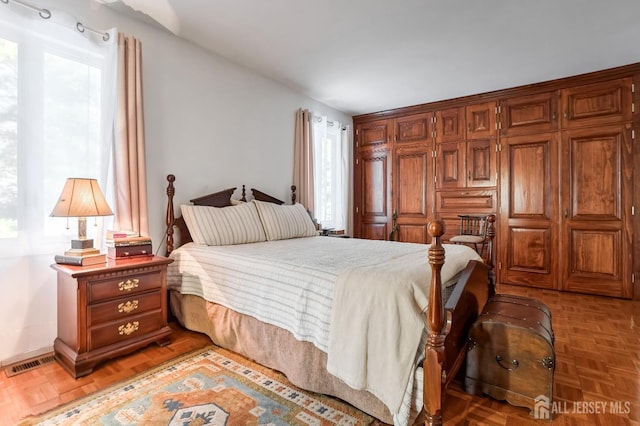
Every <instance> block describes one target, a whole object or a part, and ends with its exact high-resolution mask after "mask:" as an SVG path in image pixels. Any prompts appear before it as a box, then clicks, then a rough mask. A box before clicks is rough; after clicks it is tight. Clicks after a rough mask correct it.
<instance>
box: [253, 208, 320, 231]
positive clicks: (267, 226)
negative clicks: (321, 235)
mask: <svg viewBox="0 0 640 426" xmlns="http://www.w3.org/2000/svg"><path fill="white" fill-rule="evenodd" d="M251 202H252V203H253V204H255V205H256V207H257V208H258V214H259V215H260V220H261V221H262V226H263V227H264V232H265V233H266V234H267V240H268V241H275V240H286V239H288V238H300V237H313V236H316V235H318V231H316V226H315V225H314V224H313V221H312V220H311V216H309V213H308V212H307V209H305V208H304V206H303V205H302V204H288V205H285V204H282V205H279V204H273V203H267V202H264V201H258V200H251Z"/></svg>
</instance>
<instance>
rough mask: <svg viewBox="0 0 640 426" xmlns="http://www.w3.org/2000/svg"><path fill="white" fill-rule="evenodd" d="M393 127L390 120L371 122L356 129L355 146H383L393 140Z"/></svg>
mask: <svg viewBox="0 0 640 426" xmlns="http://www.w3.org/2000/svg"><path fill="white" fill-rule="evenodd" d="M391 131H392V129H391V126H390V125H389V121H388V120H379V121H371V122H368V123H363V124H361V125H359V126H357V127H356V137H355V146H356V149H358V148H366V147H370V146H376V145H383V144H386V143H389V142H390V140H391V134H390V133H391Z"/></svg>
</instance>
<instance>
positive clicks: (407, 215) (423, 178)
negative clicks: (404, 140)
mask: <svg viewBox="0 0 640 426" xmlns="http://www.w3.org/2000/svg"><path fill="white" fill-rule="evenodd" d="M430 154H431V151H430V150H429V149H428V147H426V146H415V147H401V148H396V150H395V152H394V156H393V157H394V163H395V164H394V167H395V169H394V201H393V204H394V206H395V209H394V210H395V211H394V212H395V213H396V216H397V226H398V232H399V239H398V240H399V241H403V242H410V243H422V244H426V243H429V242H430V238H429V234H428V232H427V223H428V221H429V208H430V204H431V203H430V202H429V201H428V199H427V196H428V191H427V185H428V182H430V179H429V176H428V175H429V173H431V169H432V168H433V165H432V163H433V158H432V157H431V155H430Z"/></svg>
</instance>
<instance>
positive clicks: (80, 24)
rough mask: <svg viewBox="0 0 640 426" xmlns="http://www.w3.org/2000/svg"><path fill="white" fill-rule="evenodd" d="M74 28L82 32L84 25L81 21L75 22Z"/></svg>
mask: <svg viewBox="0 0 640 426" xmlns="http://www.w3.org/2000/svg"><path fill="white" fill-rule="evenodd" d="M76 29H77V30H78V31H80V32H81V33H83V32H84V25H82V22H78V23H76Z"/></svg>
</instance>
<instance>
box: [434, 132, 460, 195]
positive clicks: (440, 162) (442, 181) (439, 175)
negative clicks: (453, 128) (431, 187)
mask: <svg viewBox="0 0 640 426" xmlns="http://www.w3.org/2000/svg"><path fill="white" fill-rule="evenodd" d="M465 150H466V143H465V142H445V143H439V144H436V189H446V188H464V187H465V186H466V172H465V154H466V151H465Z"/></svg>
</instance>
